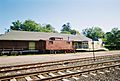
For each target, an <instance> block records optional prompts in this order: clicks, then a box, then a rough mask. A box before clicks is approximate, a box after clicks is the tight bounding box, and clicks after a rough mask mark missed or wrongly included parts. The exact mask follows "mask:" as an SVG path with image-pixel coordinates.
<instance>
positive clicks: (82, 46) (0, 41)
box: [0, 30, 92, 53]
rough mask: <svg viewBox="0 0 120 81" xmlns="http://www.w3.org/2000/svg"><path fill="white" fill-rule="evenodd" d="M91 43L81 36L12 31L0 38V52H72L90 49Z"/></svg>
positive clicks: (88, 39)
mask: <svg viewBox="0 0 120 81" xmlns="http://www.w3.org/2000/svg"><path fill="white" fill-rule="evenodd" d="M91 41H92V40H91V39H90V38H87V37H85V36H83V35H70V34H60V33H45V32H29V31H13V30H12V31H10V32H8V33H5V34H3V35H1V36H0V52H1V53H12V52H17V53H22V52H41V53H52V52H54V53H56V52H60V51H61V52H73V51H75V50H88V49H90V48H91V47H90V45H89V44H91V43H90V42H91Z"/></svg>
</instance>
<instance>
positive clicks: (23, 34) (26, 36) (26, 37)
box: [0, 30, 91, 41]
mask: <svg viewBox="0 0 120 81" xmlns="http://www.w3.org/2000/svg"><path fill="white" fill-rule="evenodd" d="M51 37H60V38H63V40H68V37H69V40H70V41H91V39H90V38H88V37H85V36H84V35H81V34H80V35H71V34H61V33H45V32H30V31H14V30H12V31H10V32H8V33H5V34H3V35H1V36H0V40H23V41H39V40H49V38H51Z"/></svg>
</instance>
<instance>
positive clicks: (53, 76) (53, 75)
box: [49, 73, 57, 77]
mask: <svg viewBox="0 0 120 81" xmlns="http://www.w3.org/2000/svg"><path fill="white" fill-rule="evenodd" d="M49 75H51V76H53V77H54V76H57V75H55V74H53V73H49Z"/></svg>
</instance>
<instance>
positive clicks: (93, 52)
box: [92, 41, 95, 61]
mask: <svg viewBox="0 0 120 81" xmlns="http://www.w3.org/2000/svg"><path fill="white" fill-rule="evenodd" d="M92 48H93V59H94V61H95V52H94V51H95V50H94V41H92Z"/></svg>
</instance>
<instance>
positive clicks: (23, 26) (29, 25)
mask: <svg viewBox="0 0 120 81" xmlns="http://www.w3.org/2000/svg"><path fill="white" fill-rule="evenodd" d="M12 24H13V25H12V26H10V29H12V30H20V31H37V32H53V33H56V32H57V31H55V28H53V27H52V26H51V25H50V24H45V25H44V26H42V25H41V24H38V23H36V22H35V21H33V20H25V21H24V22H23V23H22V22H20V21H19V20H17V21H15V22H12Z"/></svg>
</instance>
